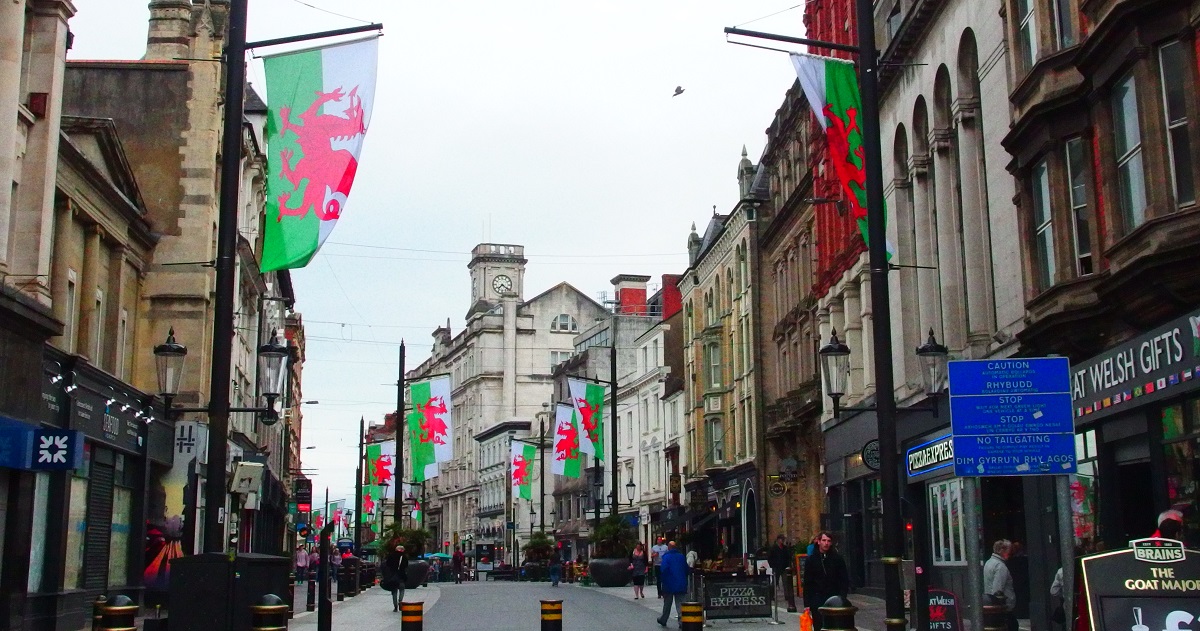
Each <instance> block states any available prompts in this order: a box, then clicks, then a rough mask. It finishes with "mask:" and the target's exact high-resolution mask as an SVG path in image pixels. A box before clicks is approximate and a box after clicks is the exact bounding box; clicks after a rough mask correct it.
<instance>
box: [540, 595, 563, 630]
mask: <svg viewBox="0 0 1200 631" xmlns="http://www.w3.org/2000/svg"><path fill="white" fill-rule="evenodd" d="M562 603H563V601H561V600H543V601H542V631H562V628H563V608H562Z"/></svg>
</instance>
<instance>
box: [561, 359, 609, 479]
mask: <svg viewBox="0 0 1200 631" xmlns="http://www.w3.org/2000/svg"><path fill="white" fill-rule="evenodd" d="M567 389H568V390H569V391H570V393H571V405H572V406H574V408H575V414H577V415H578V416H577V417H576V418H578V419H579V422H580V423H581V424H582V427H581V429H582V430H583V435H581V436H580V441H579V451H581V452H583V453H585V454H588V455H589V456H595V458H596V459H597V460H601V461H603V460H604V386H602V385H600V384H598V383H592V382H590V381H584V380H582V379H570V378H568V379H567ZM585 438H586V440H584V439H585Z"/></svg>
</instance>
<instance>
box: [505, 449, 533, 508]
mask: <svg viewBox="0 0 1200 631" xmlns="http://www.w3.org/2000/svg"><path fill="white" fill-rule="evenodd" d="M535 458H537V448H536V447H534V446H533V445H526V444H525V443H518V442H514V443H513V444H512V476H511V477H512V495H513V497H519V498H521V499H526V500H531V499H533V461H534V459H535Z"/></svg>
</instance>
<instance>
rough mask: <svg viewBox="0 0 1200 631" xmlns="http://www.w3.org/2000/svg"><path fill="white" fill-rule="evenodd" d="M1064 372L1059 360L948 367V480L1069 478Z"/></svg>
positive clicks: (1069, 420)
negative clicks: (950, 434)
mask: <svg viewBox="0 0 1200 631" xmlns="http://www.w3.org/2000/svg"><path fill="white" fill-rule="evenodd" d="M1070 368H1071V367H1070V363H1069V361H1068V360H1067V358H1065V357H1028V358H1020V359H991V360H964V361H952V362H950V364H949V376H950V427H951V430H952V432H953V436H954V473H955V474H956V475H959V476H991V475H1056V474H1057V475H1061V474H1068V473H1075V425H1074V416H1073V413H1072V407H1071V373H1070Z"/></svg>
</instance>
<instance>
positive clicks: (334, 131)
mask: <svg viewBox="0 0 1200 631" xmlns="http://www.w3.org/2000/svg"><path fill="white" fill-rule="evenodd" d="M378 52H379V38H378V36H374V37H371V38H370V39H360V40H356V41H352V42H346V43H341V44H334V45H332V46H324V47H321V48H313V49H308V50H300V51H295V52H289V53H282V54H279V55H270V56H267V57H265V58H264V61H263V63H264V66H265V68H266V75H267V110H268V117H267V173H268V177H267V200H266V221H264V222H263V224H264V226H265V229H264V234H263V249H262V271H264V272H270V271H274V270H281V269H295V268H299V267H304V266H305V265H308V262H309V261H310V260H312V257H313V256H314V255H315V254H316V253H317V250H318V249H320V247H321V244H322V243H324V242H325V239H326V238H327V237H328V236H329V233H330V232H332V231H333V227H334V225H336V224H337V220H338V218H339V217H341V216H342V213H343V212H344V211H345V207H346V199H347V198H348V197H349V195H350V187H351V185H352V184H353V183H354V174H355V173H356V172H357V171H358V157H359V154H360V153H361V151H362V143H363V138H364V137H365V135H366V131H367V128H368V127H369V126H370V122H371V110H372V107H373V103H374V100H375V66H376V60H377V58H378Z"/></svg>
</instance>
